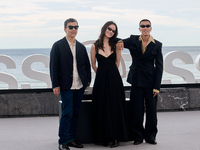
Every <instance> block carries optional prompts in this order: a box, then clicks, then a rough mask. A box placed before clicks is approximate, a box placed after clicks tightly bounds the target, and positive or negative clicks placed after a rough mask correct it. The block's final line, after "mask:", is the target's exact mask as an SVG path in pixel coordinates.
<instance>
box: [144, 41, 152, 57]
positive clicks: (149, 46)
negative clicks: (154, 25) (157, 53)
mask: <svg viewBox="0 0 200 150" xmlns="http://www.w3.org/2000/svg"><path fill="white" fill-rule="evenodd" d="M154 46H155V43H153V42H150V43H149V45H148V46H147V49H146V51H145V52H144V54H143V57H145V56H147V55H148V54H149V53H150V52H151V50H152V49H153V48H154Z"/></svg>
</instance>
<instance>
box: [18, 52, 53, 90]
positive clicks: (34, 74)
mask: <svg viewBox="0 0 200 150" xmlns="http://www.w3.org/2000/svg"><path fill="white" fill-rule="evenodd" d="M34 62H42V63H43V64H44V65H45V67H46V68H49V57H48V56H45V55H31V56H28V57H26V58H25V59H24V61H23V63H22V72H23V73H24V75H25V76H27V77H29V78H31V79H35V80H39V81H43V82H45V83H46V84H47V88H51V80H50V75H49V74H46V73H43V72H40V71H35V70H32V69H31V64H32V63H34ZM21 86H22V89H25V88H31V87H30V84H22V85H21Z"/></svg>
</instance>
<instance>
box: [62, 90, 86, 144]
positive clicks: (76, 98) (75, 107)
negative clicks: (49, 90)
mask: <svg viewBox="0 0 200 150" xmlns="http://www.w3.org/2000/svg"><path fill="white" fill-rule="evenodd" d="M84 90H85V88H81V89H79V90H68V91H60V95H61V100H62V116H61V119H60V127H59V137H60V139H59V141H58V142H59V144H66V143H67V142H69V141H71V140H74V139H75V133H76V127H77V121H78V113H79V108H80V104H81V101H82V98H83V94H84Z"/></svg>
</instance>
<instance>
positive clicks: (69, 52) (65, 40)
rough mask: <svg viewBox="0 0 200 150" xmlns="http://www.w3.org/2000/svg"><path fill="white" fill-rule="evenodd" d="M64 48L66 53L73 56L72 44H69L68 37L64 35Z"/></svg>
mask: <svg viewBox="0 0 200 150" xmlns="http://www.w3.org/2000/svg"><path fill="white" fill-rule="evenodd" d="M64 49H65V51H64V53H65V54H66V55H68V54H70V55H71V56H72V57H73V54H72V51H71V48H70V46H69V43H68V41H67V39H66V37H64Z"/></svg>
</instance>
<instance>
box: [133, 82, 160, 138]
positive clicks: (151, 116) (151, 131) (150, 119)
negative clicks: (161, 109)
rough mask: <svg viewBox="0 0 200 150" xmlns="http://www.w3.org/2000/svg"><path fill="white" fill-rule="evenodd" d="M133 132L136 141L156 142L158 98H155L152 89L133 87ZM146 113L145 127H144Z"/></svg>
mask: <svg viewBox="0 0 200 150" xmlns="http://www.w3.org/2000/svg"><path fill="white" fill-rule="evenodd" d="M130 105H131V132H132V136H133V139H134V141H143V139H145V141H152V140H156V134H157V132H158V129H157V96H156V97H154V98H153V89H152V88H140V87H135V86H132V87H131V95H130ZM145 111H146V122H145V127H144V126H143V121H144V112H145Z"/></svg>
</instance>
